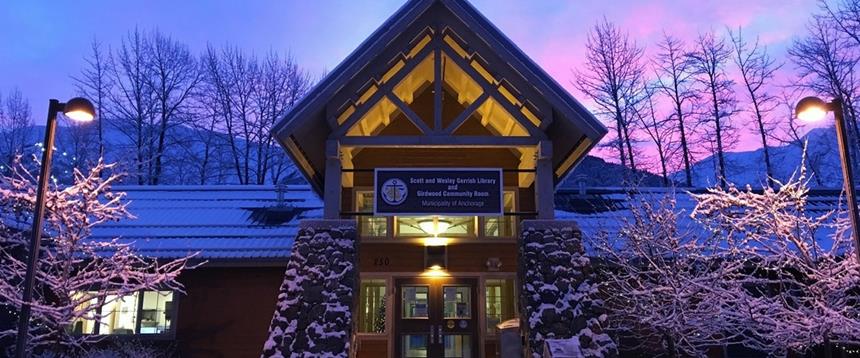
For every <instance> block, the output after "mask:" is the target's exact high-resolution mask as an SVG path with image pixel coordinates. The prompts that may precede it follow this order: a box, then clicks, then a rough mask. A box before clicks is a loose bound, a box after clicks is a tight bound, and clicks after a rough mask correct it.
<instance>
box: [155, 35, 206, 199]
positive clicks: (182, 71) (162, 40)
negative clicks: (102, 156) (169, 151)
mask: <svg viewBox="0 0 860 358" xmlns="http://www.w3.org/2000/svg"><path fill="white" fill-rule="evenodd" d="M144 43H145V49H146V54H147V56H146V60H147V61H146V66H147V73H148V76H145V77H144V81H145V83H146V86H148V87H149V91H151V92H152V93H153V95H154V99H155V106H154V110H155V112H156V116H157V125H156V127H155V128H154V130H155V137H156V139H155V141H156V144H155V151H154V152H153V153H152V159H153V160H154V170H153V173H152V176H151V177H150V179H149V183H150V184H153V185H157V184H158V183H159V181H160V180H161V176H162V172H163V170H164V169H163V167H162V166H163V162H164V156H165V151H166V149H165V146H166V138H167V132H168V130H169V129H171V128H172V127H173V126H176V125H179V124H181V123H182V120H181V118H182V117H183V112H184V111H185V110H186V107H187V106H188V103H189V98H190V97H191V96H192V95H193V94H194V90H195V89H196V87H197V84H198V82H199V81H200V79H201V74H200V71H199V68H198V66H197V61H196V59H195V58H194V56H193V55H191V51H190V50H189V49H188V46H186V45H183V44H181V43H178V42H176V41H174V40H173V39H172V38H170V37H169V36H166V35H164V34H162V33H161V32H159V31H155V32H153V33H152V34H151V35H150V36H148V37H147V38H146V40H145V42H144Z"/></svg>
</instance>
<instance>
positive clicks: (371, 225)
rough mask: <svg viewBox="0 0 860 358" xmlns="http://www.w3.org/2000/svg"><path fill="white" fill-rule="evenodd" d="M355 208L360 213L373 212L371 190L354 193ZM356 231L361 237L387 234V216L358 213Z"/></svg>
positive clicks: (384, 235)
mask: <svg viewBox="0 0 860 358" xmlns="http://www.w3.org/2000/svg"><path fill="white" fill-rule="evenodd" d="M355 210H356V211H357V212H360V213H372V212H373V191H357V192H356V193H355ZM358 232H359V235H361V237H386V236H388V218H387V217H385V216H372V215H360V216H359V217H358Z"/></svg>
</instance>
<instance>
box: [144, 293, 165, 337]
mask: <svg viewBox="0 0 860 358" xmlns="http://www.w3.org/2000/svg"><path fill="white" fill-rule="evenodd" d="M172 315H173V292H170V291H147V292H144V293H143V309H142V310H141V311H140V334H158V333H164V332H166V331H169V330H170V328H171V322H172V321H173V316H172Z"/></svg>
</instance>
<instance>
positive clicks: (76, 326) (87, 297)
mask: <svg viewBox="0 0 860 358" xmlns="http://www.w3.org/2000/svg"><path fill="white" fill-rule="evenodd" d="M95 295H96V293H95V292H76V293H74V294H73V295H72V301H74V302H78V304H77V307H75V309H76V310H78V311H79V312H80V311H87V312H89V313H87V314H86V315H85V316H84V317H83V318H81V319H77V320H75V321H74V322H72V326H71V327H70V328H69V329H70V331H71V333H72V334H94V333H96V321H95V318H96V317H95V316H96V312H97V310H96V308H97V307H98V306H99V302H98V299H96V298H93V297H94V296H95Z"/></svg>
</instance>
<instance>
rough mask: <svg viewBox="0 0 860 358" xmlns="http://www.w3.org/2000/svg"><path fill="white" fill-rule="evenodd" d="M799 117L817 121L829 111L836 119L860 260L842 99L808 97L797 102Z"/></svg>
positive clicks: (858, 218) (859, 231) (858, 224)
mask: <svg viewBox="0 0 860 358" xmlns="http://www.w3.org/2000/svg"><path fill="white" fill-rule="evenodd" d="M794 112H795V114H796V115H797V118H799V119H800V120H802V121H807V122H815V121H820V120H822V119H824V117H825V116H826V115H827V112H833V116H834V117H835V119H836V139H837V141H838V142H839V157H840V158H841V159H842V177H843V179H842V180H843V181H844V182H845V195H846V196H847V199H848V214H849V215H851V227H852V229H853V230H852V232H853V234H854V253H855V254H857V261H858V262H860V216H858V213H857V199H856V196H855V194H854V170H853V167H852V166H851V153H850V152H849V151H848V136H847V134H846V130H845V116H844V115H843V107H842V100H841V99H839V98H834V99H833V101H831V102H830V103H827V102H825V101H824V100H822V99H821V98H818V97H806V98H804V99H801V100H800V102H797V106H796V107H795V109H794Z"/></svg>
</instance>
